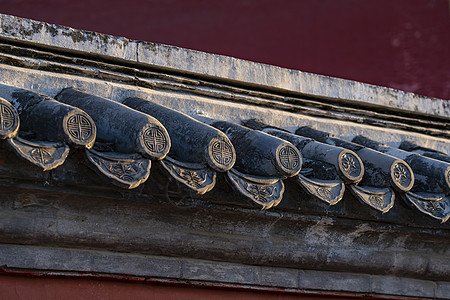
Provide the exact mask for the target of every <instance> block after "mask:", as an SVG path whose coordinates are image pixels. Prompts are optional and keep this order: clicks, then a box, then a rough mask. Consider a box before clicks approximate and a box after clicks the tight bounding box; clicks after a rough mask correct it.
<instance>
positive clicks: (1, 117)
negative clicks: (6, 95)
mask: <svg viewBox="0 0 450 300" xmlns="http://www.w3.org/2000/svg"><path fill="white" fill-rule="evenodd" d="M16 124H17V117H16V114H15V113H14V111H13V110H12V109H11V108H10V107H8V106H6V105H5V104H2V103H0V131H7V130H10V129H12V128H13V127H14V126H15V125H16Z"/></svg>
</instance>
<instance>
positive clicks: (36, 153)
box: [28, 148, 53, 165]
mask: <svg viewBox="0 0 450 300" xmlns="http://www.w3.org/2000/svg"><path fill="white" fill-rule="evenodd" d="M28 155H29V156H30V157H31V158H32V159H33V160H34V161H36V162H37V163H39V164H43V165H45V164H48V163H50V162H52V161H53V156H52V155H51V153H50V152H49V151H47V150H45V149H42V148H32V149H30V150H29V152H28Z"/></svg>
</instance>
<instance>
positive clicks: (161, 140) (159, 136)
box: [142, 127, 167, 153]
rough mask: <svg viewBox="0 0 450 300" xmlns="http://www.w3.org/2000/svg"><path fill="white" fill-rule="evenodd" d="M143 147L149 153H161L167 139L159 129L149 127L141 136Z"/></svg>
mask: <svg viewBox="0 0 450 300" xmlns="http://www.w3.org/2000/svg"><path fill="white" fill-rule="evenodd" d="M142 138H143V139H144V144H145V147H146V148H147V149H148V150H150V151H151V152H155V153H161V152H163V151H164V150H165V149H166V147H167V139H166V137H165V135H164V132H162V130H161V129H159V128H157V127H149V128H147V129H145V131H144V133H143V134H142Z"/></svg>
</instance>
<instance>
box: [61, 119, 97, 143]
mask: <svg viewBox="0 0 450 300" xmlns="http://www.w3.org/2000/svg"><path fill="white" fill-rule="evenodd" d="M66 126H67V132H68V133H69V134H70V136H71V137H72V138H74V139H75V140H77V141H79V142H87V141H89V140H90V139H91V138H92V135H93V134H94V131H95V129H94V127H93V124H92V123H91V122H90V121H89V119H88V118H86V117H85V116H83V115H81V114H75V115H72V116H70V117H69V118H68V119H67V125H66Z"/></svg>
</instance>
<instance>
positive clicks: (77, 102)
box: [56, 88, 170, 160]
mask: <svg viewBox="0 0 450 300" xmlns="http://www.w3.org/2000/svg"><path fill="white" fill-rule="evenodd" d="M56 99H57V100H58V101H60V102H62V103H66V104H69V105H73V106H75V107H78V108H80V109H83V110H84V111H86V112H87V113H88V114H89V115H90V116H91V117H92V119H93V120H94V122H95V124H96V125H97V127H98V133H97V138H98V140H99V141H100V142H106V143H112V144H113V147H114V149H115V151H117V152H121V153H130V154H132V153H139V154H141V155H143V156H144V157H147V158H150V159H156V160H159V159H163V158H164V157H165V156H166V155H167V153H169V150H170V137H169V134H168V132H167V130H166V129H165V128H164V126H163V125H162V124H161V123H160V122H159V121H158V120H156V119H155V118H153V117H151V116H149V115H146V114H143V113H141V112H138V111H136V110H134V109H130V108H129V107H127V106H125V105H123V104H120V103H117V102H114V101H112V100H109V99H106V98H102V97H98V96H95V95H90V94H87V93H84V92H82V91H78V90H76V89H72V88H67V89H64V90H62V91H61V92H60V93H59V94H58V95H57V96H56ZM130 120H132V121H130Z"/></svg>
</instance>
